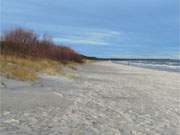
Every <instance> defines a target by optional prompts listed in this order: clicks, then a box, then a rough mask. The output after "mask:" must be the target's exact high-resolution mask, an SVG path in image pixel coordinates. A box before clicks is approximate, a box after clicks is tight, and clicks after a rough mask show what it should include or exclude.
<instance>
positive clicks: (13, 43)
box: [0, 29, 84, 80]
mask: <svg viewBox="0 0 180 135" xmlns="http://www.w3.org/2000/svg"><path fill="white" fill-rule="evenodd" d="M0 49H1V54H0V65H1V66H0V73H1V75H5V76H7V77H10V78H16V79H20V80H35V79H36V78H37V74H38V73H47V74H59V73H63V69H62V67H63V66H64V65H68V66H69V67H71V68H73V67H74V65H76V64H78V63H83V62H84V60H83V57H82V56H81V55H80V54H78V53H77V52H75V51H74V50H72V49H71V48H68V47H65V46H62V45H57V44H55V43H53V41H52V40H51V38H49V37H47V36H43V38H38V36H37V35H36V34H35V33H33V32H32V31H27V30H24V29H15V30H12V31H7V32H5V33H4V34H3V35H2V37H1V44H0ZM63 74H64V73H63Z"/></svg>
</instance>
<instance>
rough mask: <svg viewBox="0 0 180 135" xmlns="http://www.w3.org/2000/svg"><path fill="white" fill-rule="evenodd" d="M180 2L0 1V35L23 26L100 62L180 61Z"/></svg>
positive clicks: (168, 0)
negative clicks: (103, 59)
mask: <svg viewBox="0 0 180 135" xmlns="http://www.w3.org/2000/svg"><path fill="white" fill-rule="evenodd" d="M178 1H179V0H86V1H85V0H1V7H2V10H1V15H2V22H1V23H2V29H1V31H4V30H7V29H11V28H15V27H23V28H27V29H31V30H33V31H35V32H37V33H38V34H39V35H42V34H43V33H45V34H48V35H51V36H52V38H53V40H54V41H55V42H56V43H59V44H64V45H66V46H70V47H72V48H73V49H75V50H77V51H78V52H80V53H82V54H85V55H90V56H97V57H126V58H127V57H128V58H179V55H180V48H179V34H178V32H179V22H178V21H179V19H178V18H179V14H178V13H179V11H178V4H179V3H178Z"/></svg>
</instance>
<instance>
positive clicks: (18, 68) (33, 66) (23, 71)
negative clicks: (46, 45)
mask: <svg viewBox="0 0 180 135" xmlns="http://www.w3.org/2000/svg"><path fill="white" fill-rule="evenodd" d="M0 65H1V66H0V74H1V75H4V76H7V77H9V78H15V79H19V80H35V79H36V78H37V74H38V73H39V72H41V73H47V74H50V75H54V74H59V73H63V69H62V64H61V63H60V62H58V61H55V60H50V59H35V58H32V57H29V58H20V57H15V56H11V55H6V56H5V55H0Z"/></svg>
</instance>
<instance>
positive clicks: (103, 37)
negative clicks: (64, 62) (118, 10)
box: [53, 29, 121, 45]
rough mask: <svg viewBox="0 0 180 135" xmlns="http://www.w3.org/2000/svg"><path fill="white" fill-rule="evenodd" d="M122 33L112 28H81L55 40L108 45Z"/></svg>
mask: <svg viewBox="0 0 180 135" xmlns="http://www.w3.org/2000/svg"><path fill="white" fill-rule="evenodd" d="M120 35H121V34H120V33H119V32H116V31H110V30H90V29H86V30H84V29H80V30H79V31H77V32H74V33H73V32H71V34H68V33H64V35H63V37H54V38H53V39H54V41H55V42H59V43H70V44H88V45H108V44H110V43H111V40H112V39H114V38H119V36H120Z"/></svg>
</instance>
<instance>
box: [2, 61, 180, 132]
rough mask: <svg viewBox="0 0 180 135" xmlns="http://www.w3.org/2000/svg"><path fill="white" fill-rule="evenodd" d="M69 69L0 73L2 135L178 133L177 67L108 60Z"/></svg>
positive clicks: (179, 96) (179, 86) (179, 82)
mask: <svg viewBox="0 0 180 135" xmlns="http://www.w3.org/2000/svg"><path fill="white" fill-rule="evenodd" d="M73 72H74V73H75V74H76V76H75V77H72V78H68V77H63V76H49V75H45V74H41V75H39V78H38V80H37V81H35V82H21V81H17V80H10V79H6V78H3V77H1V99H0V101H1V118H0V121H1V126H0V133H1V135H9V134H11V135H178V134H180V73H173V72H166V71H156V70H151V69H144V68H139V67H132V66H127V65H120V64H114V63H111V62H95V63H91V64H85V65H82V66H78V67H77V70H76V71H73ZM74 73H73V74H74Z"/></svg>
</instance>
